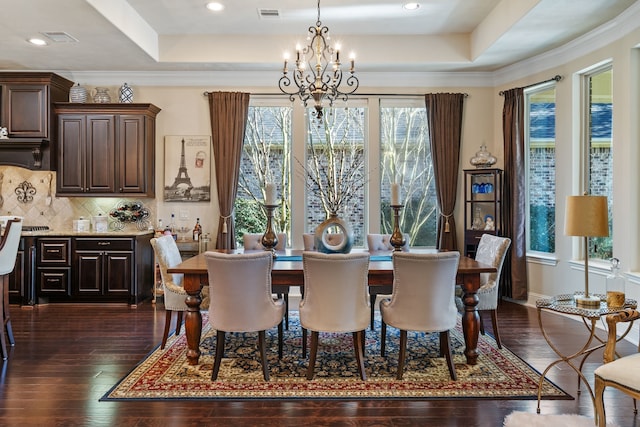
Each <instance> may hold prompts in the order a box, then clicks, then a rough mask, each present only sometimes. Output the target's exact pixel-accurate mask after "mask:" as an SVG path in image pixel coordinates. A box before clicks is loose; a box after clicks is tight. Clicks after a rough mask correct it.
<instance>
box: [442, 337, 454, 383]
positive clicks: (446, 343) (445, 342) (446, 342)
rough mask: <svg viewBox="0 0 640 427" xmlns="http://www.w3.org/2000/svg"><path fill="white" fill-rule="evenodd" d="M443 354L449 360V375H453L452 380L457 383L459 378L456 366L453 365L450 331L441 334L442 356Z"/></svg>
mask: <svg viewBox="0 0 640 427" xmlns="http://www.w3.org/2000/svg"><path fill="white" fill-rule="evenodd" d="M442 353H444V357H445V358H446V359H447V366H448V367H449V375H451V379H452V380H454V381H456V380H457V379H458V376H457V375H456V366H455V365H454V364H453V355H452V354H451V339H450V336H449V331H444V332H440V354H441V355H442Z"/></svg>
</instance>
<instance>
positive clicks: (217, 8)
mask: <svg viewBox="0 0 640 427" xmlns="http://www.w3.org/2000/svg"><path fill="white" fill-rule="evenodd" d="M207 9H209V10H213V11H214V12H220V11H221V10H223V9H224V5H223V4H222V3H219V2H217V1H212V2H209V3H207Z"/></svg>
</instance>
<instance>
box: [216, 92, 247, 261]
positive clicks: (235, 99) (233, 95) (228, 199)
mask: <svg viewBox="0 0 640 427" xmlns="http://www.w3.org/2000/svg"><path fill="white" fill-rule="evenodd" d="M209 113H210V115H211V136H212V138H211V139H212V143H213V155H214V158H215V164H216V185H217V189H218V204H219V207H220V219H219V220H218V235H217V240H216V248H217V249H235V248H236V233H235V227H234V221H233V205H234V202H235V199H236V193H237V191H238V175H239V173H240V158H241V156H242V144H243V142H244V131H245V126H246V123H247V116H248V115H249V94H248V93H241V92H210V93H209Z"/></svg>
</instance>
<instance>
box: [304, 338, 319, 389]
mask: <svg viewBox="0 0 640 427" xmlns="http://www.w3.org/2000/svg"><path fill="white" fill-rule="evenodd" d="M319 335H320V333H319V332H318V331H311V349H310V350H309V366H308V367H307V379H308V380H312V379H313V376H314V371H315V369H316V356H317V354H318V336H319Z"/></svg>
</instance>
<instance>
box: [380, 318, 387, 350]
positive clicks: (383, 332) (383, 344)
mask: <svg viewBox="0 0 640 427" xmlns="http://www.w3.org/2000/svg"><path fill="white" fill-rule="evenodd" d="M386 352H387V324H386V323H384V322H382V323H381V327H380V356H382V357H385V355H386V354H385V353H386Z"/></svg>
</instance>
